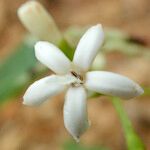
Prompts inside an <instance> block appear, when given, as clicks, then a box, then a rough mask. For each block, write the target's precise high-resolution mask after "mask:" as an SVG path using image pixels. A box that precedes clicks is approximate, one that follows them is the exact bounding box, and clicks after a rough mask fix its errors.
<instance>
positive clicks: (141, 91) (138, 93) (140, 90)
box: [135, 84, 144, 96]
mask: <svg viewBox="0 0 150 150" xmlns="http://www.w3.org/2000/svg"><path fill="white" fill-rule="evenodd" d="M135 90H136V96H139V95H142V94H143V93H144V90H143V89H142V88H141V87H140V86H139V85H138V84H137V85H136V87H135Z"/></svg>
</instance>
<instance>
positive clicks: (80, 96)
mask: <svg viewBox="0 0 150 150" xmlns="http://www.w3.org/2000/svg"><path fill="white" fill-rule="evenodd" d="M103 40H104V32H103V29H102V26H101V25H96V26H93V27H91V28H90V29H88V30H87V32H86V33H85V34H84V35H83V37H82V38H81V40H80V41H79V44H78V46H77V48H76V51H75V54H74V57H73V61H72V62H71V61H70V60H69V59H68V58H67V57H66V56H65V55H64V54H63V52H62V51H61V50H59V48H57V47H56V46H54V45H53V44H51V43H48V42H43V41H40V42H37V44H36V45H35V55H36V58H37V59H38V60H39V61H40V62H41V63H43V64H44V65H46V66H47V67H48V68H50V69H51V70H52V71H54V72H55V73H56V74H57V75H55V74H54V75H50V76H47V77H45V78H43V79H41V80H39V81H36V82H35V83H33V84H32V85H31V86H30V87H29V88H28V89H27V91H26V93H25V95H24V102H23V103H24V104H25V105H31V106H32V105H39V104H41V103H43V102H44V101H45V100H47V99H48V98H50V97H52V96H54V95H56V94H58V93H60V92H62V91H64V90H67V92H66V96H65V104H64V124H65V127H66V129H67V130H68V131H69V133H70V134H71V135H72V136H73V137H74V139H76V140H77V141H78V140H79V138H80V136H81V135H82V134H83V133H84V132H85V130H86V129H87V128H88V126H89V122H88V117H87V91H86V90H91V91H94V92H98V93H102V94H106V95H111V96H118V97H121V98H123V99H130V98H133V97H136V96H138V95H140V94H142V93H143V89H142V88H141V87H140V86H139V85H138V84H137V83H135V82H134V81H132V80H130V79H128V78H127V77H124V76H122V75H119V74H115V73H111V72H106V71H90V72H88V70H89V68H90V66H91V64H92V62H93V60H94V58H95V57H96V55H97V53H98V51H99V48H100V46H101V45H102V43H103ZM68 53H69V52H68Z"/></svg>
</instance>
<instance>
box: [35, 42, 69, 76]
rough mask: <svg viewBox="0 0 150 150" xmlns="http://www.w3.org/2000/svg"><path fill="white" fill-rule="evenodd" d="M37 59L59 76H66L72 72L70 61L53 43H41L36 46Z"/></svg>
mask: <svg viewBox="0 0 150 150" xmlns="http://www.w3.org/2000/svg"><path fill="white" fill-rule="evenodd" d="M35 55H36V58H37V59H38V60H39V61H40V62H41V63H43V64H44V65H46V66H47V67H48V68H50V69H51V70H52V71H54V72H55V73H58V74H66V73H67V72H69V70H70V66H71V63H70V60H69V59H68V58H67V57H66V56H65V55H64V54H63V52H62V51H61V50H59V48H57V47H56V46H54V45H53V44H51V43H48V42H44V41H40V42H38V43H36V45H35Z"/></svg>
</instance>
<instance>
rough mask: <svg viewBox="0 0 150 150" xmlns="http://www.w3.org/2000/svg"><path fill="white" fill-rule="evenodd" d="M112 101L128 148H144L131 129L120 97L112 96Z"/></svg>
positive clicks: (136, 149)
mask: <svg viewBox="0 0 150 150" xmlns="http://www.w3.org/2000/svg"><path fill="white" fill-rule="evenodd" d="M112 103H113V105H114V107H115V109H116V111H117V113H118V115H119V118H120V121H121V124H122V127H123V130H124V134H125V139H126V142H127V148H128V150H145V146H144V143H143V142H142V140H141V139H140V137H139V136H138V135H137V134H136V132H135V130H134V129H133V127H132V124H131V122H130V120H129V118H128V116H127V114H126V112H125V111H124V109H123V107H122V104H121V101H120V99H119V98H116V97H114V98H112Z"/></svg>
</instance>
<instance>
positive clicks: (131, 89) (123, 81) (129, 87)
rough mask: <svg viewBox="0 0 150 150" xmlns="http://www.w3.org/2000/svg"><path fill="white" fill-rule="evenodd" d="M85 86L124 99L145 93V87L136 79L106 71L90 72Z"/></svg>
mask: <svg viewBox="0 0 150 150" xmlns="http://www.w3.org/2000/svg"><path fill="white" fill-rule="evenodd" d="M85 86H86V88H87V89H89V90H92V91H95V92H99V93H102V94H107V95H111V96H118V97H121V98H124V99H131V98H134V97H136V96H139V95H141V94H142V93H143V89H142V88H141V87H140V86H139V85H138V84H137V83H135V82H134V81H132V80H130V79H128V78H127V77H125V76H122V75H119V74H116V73H111V72H106V71H92V72H88V73H87V74H86V83H85Z"/></svg>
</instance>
